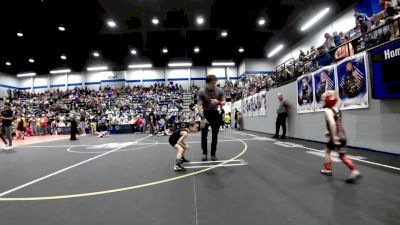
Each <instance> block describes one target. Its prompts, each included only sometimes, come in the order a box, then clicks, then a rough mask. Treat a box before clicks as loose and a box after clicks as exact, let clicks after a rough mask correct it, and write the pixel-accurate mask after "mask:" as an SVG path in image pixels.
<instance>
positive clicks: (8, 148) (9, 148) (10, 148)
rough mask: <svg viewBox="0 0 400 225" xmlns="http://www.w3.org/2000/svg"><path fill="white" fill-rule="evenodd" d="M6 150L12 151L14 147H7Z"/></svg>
mask: <svg viewBox="0 0 400 225" xmlns="http://www.w3.org/2000/svg"><path fill="white" fill-rule="evenodd" d="M4 149H5V150H12V149H13V146H9V145H7V147H5V148H4Z"/></svg>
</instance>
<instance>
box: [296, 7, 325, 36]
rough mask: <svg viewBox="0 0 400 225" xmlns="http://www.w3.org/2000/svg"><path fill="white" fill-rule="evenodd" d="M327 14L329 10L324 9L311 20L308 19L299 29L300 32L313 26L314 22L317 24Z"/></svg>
mask: <svg viewBox="0 0 400 225" xmlns="http://www.w3.org/2000/svg"><path fill="white" fill-rule="evenodd" d="M328 12H329V8H325V9H324V10H322V11H321V12H319V13H318V14H317V15H316V16H314V17H313V18H312V19H310V20H309V21H308V22H307V23H306V24H304V25H303V26H302V27H301V31H305V30H307V29H308V28H310V27H311V26H312V25H314V24H315V23H316V22H318V21H319V20H320V19H321V18H322V17H323V16H325V15H326V14H327V13H328Z"/></svg>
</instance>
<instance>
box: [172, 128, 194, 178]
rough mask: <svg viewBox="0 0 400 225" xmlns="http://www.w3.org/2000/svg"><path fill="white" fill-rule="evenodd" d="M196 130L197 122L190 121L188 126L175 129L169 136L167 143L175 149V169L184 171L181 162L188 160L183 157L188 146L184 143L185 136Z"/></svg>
mask: <svg viewBox="0 0 400 225" xmlns="http://www.w3.org/2000/svg"><path fill="white" fill-rule="evenodd" d="M196 131H198V124H197V123H196V122H194V121H193V122H190V123H189V126H188V128H184V129H180V130H177V131H175V132H174V133H173V134H172V135H171V136H170V137H169V143H170V144H171V145H172V147H174V148H175V149H176V150H177V152H178V153H177V155H176V163H175V165H174V170H175V171H185V170H186V169H185V167H183V165H182V163H184V162H188V160H186V159H185V156H184V155H185V151H186V150H188V149H189V148H190V146H189V145H188V144H186V138H187V137H188V136H189V133H193V132H196Z"/></svg>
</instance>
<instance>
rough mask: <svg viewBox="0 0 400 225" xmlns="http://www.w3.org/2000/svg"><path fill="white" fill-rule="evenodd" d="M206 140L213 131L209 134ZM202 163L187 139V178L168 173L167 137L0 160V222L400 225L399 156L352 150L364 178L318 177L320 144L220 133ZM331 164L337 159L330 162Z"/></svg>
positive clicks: (89, 141)
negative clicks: (212, 153)
mask: <svg viewBox="0 0 400 225" xmlns="http://www.w3.org/2000/svg"><path fill="white" fill-rule="evenodd" d="M209 138H211V132H210V134H209ZM219 140H220V141H219V144H218V152H217V156H218V158H219V159H220V160H221V161H218V162H214V163H213V162H208V163H196V162H199V161H200V158H201V148H200V134H199V133H197V134H193V135H192V136H191V137H190V139H189V143H190V145H191V146H192V149H191V150H190V151H189V152H187V158H188V159H190V160H192V163H190V164H187V165H186V166H187V167H188V168H189V167H190V168H189V169H188V171H187V172H183V173H176V172H174V171H173V170H172V167H173V163H174V160H175V152H174V150H173V149H172V147H171V146H169V144H167V141H168V140H167V137H164V136H154V137H150V136H145V135H139V134H130V135H111V136H109V137H107V138H103V139H99V138H97V137H94V136H86V137H81V138H80V139H79V140H78V141H76V142H70V141H69V140H68V139H62V140H55V141H50V142H44V143H35V144H30V145H24V146H18V147H16V148H15V149H14V151H12V152H6V151H1V152H0V179H1V181H0V224H4V225H27V224H40V225H47V224H49V225H50V224H51V225H54V224H58V225H67V224H68V225H74V224H80V225H83V224H84V225H92V224H93V225H94V224H96V225H101V224H108V225H110V224H115V225H117V224H118V225H121V224H130V225H132V224H138V225H139V224H141V225H145V224H146V225H149V224H182V225H191V224H193V225H198V224H201V225H203V224H204V225H215V224H229V225H235V224H257V225H259V224H272V225H280V224H288V225H289V224H294V225H301V224H303V225H314V224H315V225H322V224H324V225H327V224H331V225H338V224H351V225H355V224H363V225H367V224H371V225H372V224H373V225H379V224H385V225H388V224H396V225H398V224H400V211H399V209H400V188H399V187H400V179H399V178H400V158H399V157H395V156H391V155H387V154H381V153H374V152H366V151H359V150H354V149H349V153H350V155H352V156H353V157H354V158H356V159H357V161H356V163H357V164H358V166H359V170H360V171H361V172H362V173H363V175H364V178H363V179H362V180H361V181H360V182H359V183H358V184H348V183H345V182H344V181H345V179H346V178H347V176H348V170H347V168H345V166H344V165H343V164H342V163H341V162H335V163H334V176H333V177H326V176H323V175H321V174H320V173H319V170H320V169H321V166H322V163H323V157H322V153H321V152H320V150H321V149H323V148H324V145H322V144H318V143H313V142H307V141H299V140H293V139H287V140H284V141H275V140H274V139H271V136H270V135H267V134H258V133H250V132H236V131H232V130H225V131H221V132H220V135H219ZM336 161H338V160H336Z"/></svg>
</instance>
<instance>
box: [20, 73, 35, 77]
mask: <svg viewBox="0 0 400 225" xmlns="http://www.w3.org/2000/svg"><path fill="white" fill-rule="evenodd" d="M33 76H36V73H20V74H17V77H33Z"/></svg>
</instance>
